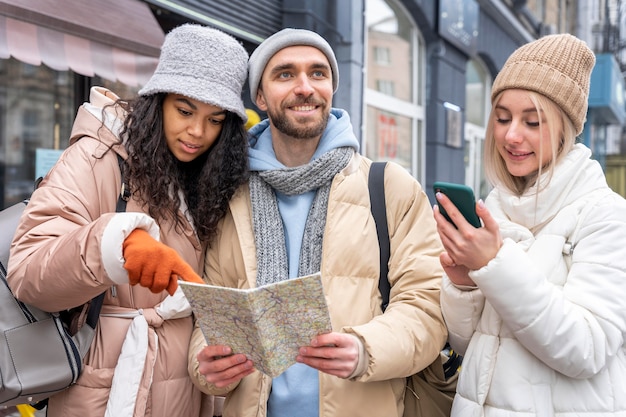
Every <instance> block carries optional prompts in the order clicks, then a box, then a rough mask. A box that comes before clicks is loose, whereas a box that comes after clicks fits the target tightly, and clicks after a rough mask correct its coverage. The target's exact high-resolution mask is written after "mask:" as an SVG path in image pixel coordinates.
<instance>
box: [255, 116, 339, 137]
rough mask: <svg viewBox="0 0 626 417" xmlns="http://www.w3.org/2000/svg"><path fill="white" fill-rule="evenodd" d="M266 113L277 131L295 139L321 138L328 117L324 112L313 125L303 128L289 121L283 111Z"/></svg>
mask: <svg viewBox="0 0 626 417" xmlns="http://www.w3.org/2000/svg"><path fill="white" fill-rule="evenodd" d="M267 113H268V115H269V118H270V120H271V121H272V124H273V125H274V127H276V129H278V131H280V132H282V133H283V134H285V135H287V136H291V137H293V138H295V139H312V138H318V137H320V136H322V133H324V130H325V129H326V125H327V124H328V117H329V115H330V113H329V112H324V113H323V116H322V118H321V119H320V120H319V121H318V122H317V123H316V124H315V125H313V126H308V127H303V126H300V125H299V124H298V123H297V122H292V121H290V120H289V119H288V118H287V116H286V115H285V112H283V111H277V112H273V111H270V110H269V109H268V110H267Z"/></svg>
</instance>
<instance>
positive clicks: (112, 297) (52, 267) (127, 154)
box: [8, 24, 248, 417]
mask: <svg viewBox="0 0 626 417" xmlns="http://www.w3.org/2000/svg"><path fill="white" fill-rule="evenodd" d="M247 61H248V54H247V52H246V50H245V49H244V48H243V46H242V45H241V44H240V43H238V42H237V41H236V40H235V39H234V38H233V37H231V36H229V35H227V34H225V33H222V32H220V31H218V30H214V29H210V28H207V27H203V26H199V25H191V24H187V25H182V26H180V27H178V28H175V29H174V30H172V31H171V32H170V33H169V34H168V35H167V36H166V38H165V42H164V44H163V47H162V49H161V57H160V59H159V63H158V66H157V69H156V71H155V73H154V74H153V76H152V77H151V78H150V80H149V81H148V82H147V84H146V85H145V86H144V87H143V88H142V89H141V90H140V91H139V95H138V97H136V98H134V99H133V100H129V101H123V100H121V99H120V98H119V97H117V96H116V95H115V94H114V93H113V92H111V91H109V90H107V89H105V88H101V87H94V88H93V89H92V90H91V94H90V100H89V102H87V103H84V104H83V105H82V106H81V107H80V109H79V111H78V114H77V116H76V120H75V122H74V126H73V129H72V135H71V138H70V146H68V148H67V149H66V150H65V152H64V153H63V155H62V156H61V158H60V159H59V161H58V162H57V164H55V166H54V167H53V168H52V169H51V170H50V172H49V173H48V174H47V175H46V177H45V178H44V179H43V181H42V182H41V184H40V186H39V188H38V189H37V190H36V191H35V192H34V193H33V195H32V198H31V200H30V202H29V204H28V206H27V207H26V209H25V212H24V215H23V217H22V219H21V222H20V225H19V226H18V230H17V232H16V234H15V237H14V240H13V246H12V252H11V254H10V261H9V271H10V272H9V277H8V280H9V283H10V285H11V287H12V289H13V291H14V293H15V296H16V297H18V298H19V299H21V300H23V301H25V302H27V303H30V304H32V305H35V306H37V307H39V308H41V309H43V310H46V311H62V310H65V309H69V308H73V307H76V306H80V305H82V304H84V303H86V302H88V301H89V300H91V299H92V298H94V297H96V296H98V295H99V294H101V293H105V296H104V301H103V306H102V311H101V314H100V318H99V322H98V327H97V329H96V336H95V338H94V341H93V343H92V345H91V347H90V350H89V352H87V354H86V356H85V358H84V366H83V369H82V372H81V375H80V377H79V378H78V381H77V383H76V384H75V385H72V386H71V387H70V388H69V389H67V390H65V391H63V392H61V393H59V394H56V395H54V396H52V397H50V398H49V400H48V406H47V408H48V409H47V415H48V416H50V417H55V416H64V417H67V416H81V417H82V416H87V415H88V416H105V415H106V416H116V417H119V416H128V417H139V416H152V417H160V416H163V417H166V416H167V417H169V416H191V417H193V416H200V415H209V416H212V415H213V413H212V402H211V400H212V399H211V397H206V396H205V397H203V396H202V395H203V394H201V392H200V391H199V390H198V389H197V388H195V387H194V385H193V383H192V381H191V379H190V378H189V374H188V371H187V351H188V347H189V341H190V337H191V334H192V330H193V327H194V323H193V318H192V314H191V309H190V307H189V304H188V303H187V301H186V299H185V298H184V296H183V295H182V292H181V291H180V290H179V289H178V288H177V287H178V284H177V280H178V279H179V278H182V279H185V280H192V281H199V282H201V281H202V280H201V279H200V277H199V276H198V272H199V271H201V270H202V267H203V265H204V254H205V250H206V248H207V247H208V246H209V245H210V242H211V239H212V237H213V236H214V235H215V233H216V230H217V227H218V226H217V225H218V223H219V221H220V219H221V218H222V217H223V216H224V214H225V212H226V209H227V206H228V201H229V199H230V198H231V197H232V196H233V193H234V192H235V190H236V189H237V188H238V187H239V186H240V185H241V184H243V183H245V181H246V180H247V172H248V169H247V140H246V131H245V128H244V123H245V121H246V119H247V116H246V111H245V108H244V105H243V101H242V99H241V91H242V87H243V83H244V82H245V79H246V75H247ZM122 184H124V185H123V186H122ZM120 188H121V190H120ZM120 195H121V196H123V198H124V199H126V201H127V203H126V209H125V211H120V210H116V203H117V202H118V196H120ZM135 284H140V285H135ZM164 290H167V292H166V291H164ZM205 405H208V407H209V408H210V409H209V410H207V409H206V408H204V409H202V407H203V406H205Z"/></svg>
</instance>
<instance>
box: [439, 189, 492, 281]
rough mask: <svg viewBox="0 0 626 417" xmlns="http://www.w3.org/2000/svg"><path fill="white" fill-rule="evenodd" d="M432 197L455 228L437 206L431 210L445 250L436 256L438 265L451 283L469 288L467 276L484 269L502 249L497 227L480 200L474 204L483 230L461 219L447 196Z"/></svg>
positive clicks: (460, 215) (440, 194)
mask: <svg viewBox="0 0 626 417" xmlns="http://www.w3.org/2000/svg"><path fill="white" fill-rule="evenodd" d="M436 198H437V202H438V204H441V205H442V206H443V208H444V209H445V210H446V212H447V213H448V215H449V216H450V218H451V219H452V221H453V222H454V224H456V225H457V227H458V228H456V227H454V225H453V224H452V223H450V222H448V221H447V220H446V219H445V218H444V217H443V215H441V213H440V212H439V206H438V205H436V206H435V207H434V210H433V211H434V216H435V221H436V222H437V231H438V232H439V236H440V237H441V241H442V243H443V246H444V248H445V250H446V252H445V253H444V254H442V255H441V256H440V261H441V265H442V266H443V267H444V270H445V271H446V274H447V275H448V277H449V278H450V280H451V281H452V282H453V283H454V284H456V285H471V286H473V285H474V283H473V282H472V280H471V279H470V278H469V276H468V273H469V271H474V270H477V269H480V268H482V267H484V266H485V265H487V263H489V261H490V260H492V259H493V258H495V256H496V254H497V253H498V250H500V247H501V246H502V238H501V237H500V227H499V226H498V223H497V222H496V220H495V219H494V218H493V217H492V216H491V214H490V213H489V210H487V207H485V204H484V203H483V202H482V200H480V201H479V202H478V203H477V204H476V214H478V217H480V219H481V220H482V222H483V227H479V228H476V227H474V226H472V225H471V224H469V223H468V222H467V220H465V218H464V217H463V215H462V214H461V213H460V212H459V210H457V208H456V207H455V206H454V204H453V203H452V202H451V201H450V199H449V198H448V197H447V196H445V195H444V194H443V193H437V194H436Z"/></svg>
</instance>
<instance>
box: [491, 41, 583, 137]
mask: <svg viewBox="0 0 626 417" xmlns="http://www.w3.org/2000/svg"><path fill="white" fill-rule="evenodd" d="M595 62H596V58H595V55H594V54H593V51H592V50H591V49H589V48H588V47H587V45H586V44H585V43H584V42H583V41H581V40H580V39H578V38H576V37H575V36H572V35H569V34H559V35H548V36H544V37H542V38H539V39H537V40H535V41H533V42H530V43H528V44H526V45H523V46H521V47H519V48H518V49H517V50H516V51H515V52H513V54H511V56H510V57H509V59H507V61H506V62H505V64H504V67H502V70H500V73H499V74H498V76H497V77H496V80H495V81H494V82H493V89H492V91H491V102H492V103H493V100H494V99H495V97H496V96H497V95H498V94H499V93H500V92H502V91H503V90H507V89H511V88H521V89H525V90H531V91H535V92H537V93H540V94H542V95H544V96H546V97H548V98H549V99H551V100H552V101H554V102H555V103H556V104H557V105H558V106H559V107H561V108H562V109H563V110H564V111H565V113H566V114H567V115H568V116H569V118H570V119H571V120H572V122H573V123H574V128H575V129H576V134H577V135H578V134H580V133H581V132H582V131H583V124H584V123H585V119H586V117H587V98H588V97H589V79H590V77H591V70H592V69H593V66H594V65H595Z"/></svg>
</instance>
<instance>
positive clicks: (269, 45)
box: [248, 28, 339, 103]
mask: <svg viewBox="0 0 626 417" xmlns="http://www.w3.org/2000/svg"><path fill="white" fill-rule="evenodd" d="M302 45H304V46H312V47H314V48H317V49H319V50H320V51H322V52H323V53H324V55H326V58H328V62H329V63H330V68H331V70H332V72H333V92H335V91H337V86H338V85H339V69H338V67H337V58H335V53H334V52H333V48H331V47H330V45H329V44H328V42H326V39H324V38H322V37H321V36H320V35H318V34H317V33H315V32H312V31H310V30H306V29H291V28H287V29H283V30H281V31H279V32H276V33H274V34H273V35H272V36H270V37H269V38H267V39H265V40H264V41H263V42H261V44H260V45H259V46H257V48H256V49H255V50H254V52H252V55H251V56H250V61H249V63H248V71H249V74H248V82H249V84H250V98H252V102H253V103H256V95H257V91H258V89H259V84H260V83H261V77H262V76H263V71H264V70H265V66H266V65H267V63H268V62H269V60H270V59H272V57H273V56H274V55H275V54H276V53H277V52H278V51H280V50H281V49H284V48H287V47H288V46H302Z"/></svg>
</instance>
